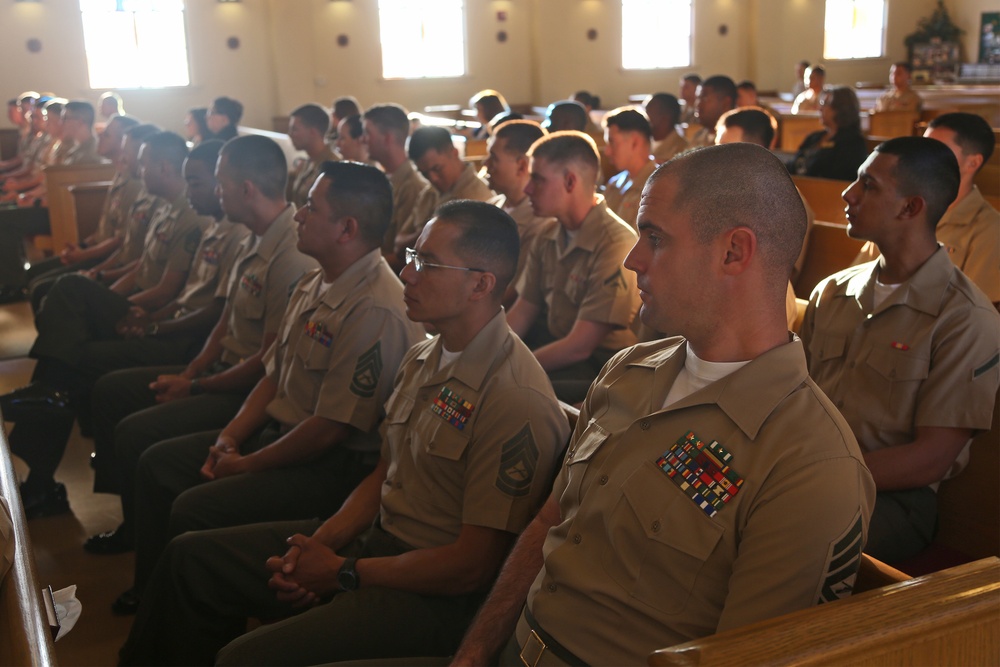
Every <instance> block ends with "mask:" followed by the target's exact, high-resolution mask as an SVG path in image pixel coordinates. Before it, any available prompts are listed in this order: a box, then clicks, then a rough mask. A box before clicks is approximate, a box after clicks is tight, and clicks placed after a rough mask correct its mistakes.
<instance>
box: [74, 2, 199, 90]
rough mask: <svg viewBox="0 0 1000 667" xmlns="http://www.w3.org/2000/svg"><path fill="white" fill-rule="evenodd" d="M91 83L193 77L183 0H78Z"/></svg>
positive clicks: (155, 83)
mask: <svg viewBox="0 0 1000 667" xmlns="http://www.w3.org/2000/svg"><path fill="white" fill-rule="evenodd" d="M80 11H81V12H82V13H83V37H84V45H85V47H86V50H87V69H88V70H89V72H90V87H91V88H167V87H171V86H186V85H188V84H190V83H191V78H190V75H189V73H188V55H187V37H186V35H185V33H184V2H183V0H80Z"/></svg>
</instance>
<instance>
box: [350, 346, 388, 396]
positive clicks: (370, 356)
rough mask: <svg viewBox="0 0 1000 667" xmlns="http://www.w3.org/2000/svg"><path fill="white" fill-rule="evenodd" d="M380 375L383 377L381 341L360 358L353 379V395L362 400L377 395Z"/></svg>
mask: <svg viewBox="0 0 1000 667" xmlns="http://www.w3.org/2000/svg"><path fill="white" fill-rule="evenodd" d="M380 375H382V341H380V340H379V341H375V344H374V345H372V346H371V347H370V348H368V351H367V352H365V353H364V354H362V355H361V356H360V357H358V363H357V365H356V366H355V367H354V376H353V377H352V378H351V393H353V394H355V395H357V396H360V397H361V398H371V397H372V396H374V395H375V389H376V388H377V387H378V379H379V376H380Z"/></svg>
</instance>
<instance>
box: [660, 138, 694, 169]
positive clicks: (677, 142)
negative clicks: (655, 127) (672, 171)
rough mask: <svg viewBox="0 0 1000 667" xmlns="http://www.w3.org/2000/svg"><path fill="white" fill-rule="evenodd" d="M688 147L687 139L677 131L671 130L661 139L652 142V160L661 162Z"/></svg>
mask: <svg viewBox="0 0 1000 667" xmlns="http://www.w3.org/2000/svg"><path fill="white" fill-rule="evenodd" d="M687 149H688V142H687V139H685V138H684V137H682V136H681V135H680V134H679V133H677V132H671V133H670V134H669V135H667V138H666V139H664V140H663V141H654V142H653V160H655V161H656V164H663V163H664V162H666V161H667V160H669V159H670V158H672V157H673V156H675V155H677V154H678V153H681V152H683V151H686V150H687Z"/></svg>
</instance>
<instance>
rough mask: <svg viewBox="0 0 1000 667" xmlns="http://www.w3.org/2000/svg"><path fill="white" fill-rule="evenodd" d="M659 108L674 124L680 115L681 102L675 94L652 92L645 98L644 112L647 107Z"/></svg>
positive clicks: (647, 110) (647, 112) (647, 109)
mask: <svg viewBox="0 0 1000 667" xmlns="http://www.w3.org/2000/svg"><path fill="white" fill-rule="evenodd" d="M650 107H653V108H654V109H659V110H660V111H661V112H662V113H664V114H666V115H667V116H668V117H669V118H670V124H671V125H676V124H677V121H678V120H679V119H680V117H681V103H680V101H679V100H678V99H677V96H676V95H671V94H670V93H654V94H653V95H651V96H650V97H649V99H648V100H646V114H647V115H648V114H649V108H650Z"/></svg>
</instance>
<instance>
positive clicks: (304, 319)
mask: <svg viewBox="0 0 1000 667" xmlns="http://www.w3.org/2000/svg"><path fill="white" fill-rule="evenodd" d="M424 339H425V334H424V328H423V327H422V326H420V325H419V324H416V323H415V322H411V321H410V319H409V318H407V317H406V308H405V306H404V304H403V285H402V284H401V283H400V282H399V280H398V279H397V278H396V275H395V274H394V273H393V272H392V269H390V268H389V265H388V264H386V263H385V260H384V259H382V255H381V253H380V252H379V251H377V250H373V251H372V252H370V253H368V254H367V255H365V256H364V257H362V258H361V259H359V260H358V261H356V262H355V263H354V264H352V265H351V266H350V268H348V269H347V271H345V272H344V273H343V274H342V275H341V276H340V277H338V278H337V279H336V280H334V281H333V283H331V284H329V285H324V283H323V272H322V270H320V269H317V270H316V271H313V272H310V273H308V274H306V275H305V276H304V277H303V278H302V280H300V281H299V283H298V285H296V287H295V292H294V293H293V294H292V299H291V302H290V303H289V304H288V310H286V311H285V316H284V319H282V321H281V328H280V329H279V331H278V338H277V339H276V340H275V344H274V345H272V346H271V348H270V349H269V350H268V351H267V353H266V354H265V356H264V366H265V368H266V370H267V375H268V377H269V378H270V379H271V380H272V381H273V382H274V383H275V385H276V386H277V387H278V393H277V394H276V395H275V397H274V399H273V400H272V401H271V402H270V403H269V404H268V406H267V414H268V415H270V416H271V417H272V418H273V419H276V420H277V421H279V422H281V423H282V424H284V425H285V426H286V427H291V426H294V425H296V424H299V423H301V422H303V421H305V420H306V419H307V418H308V417H311V416H317V417H323V418H324V419H329V420H331V421H335V422H340V423H341V424H346V425H348V426H353V427H354V428H356V429H357V430H358V431H359V432H360V433H361V434H363V435H361V436H360V437H352V438H351V440H350V442H349V443H347V446H348V447H349V448H351V449H367V450H371V451H378V449H379V437H378V429H377V427H378V424H379V422H380V421H381V420H382V417H384V416H385V412H384V410H383V406H384V405H385V401H386V399H387V398H389V394H390V393H391V392H392V382H393V378H394V377H395V375H396V371H397V370H398V369H399V362H400V361H401V360H402V359H403V355H404V354H406V352H407V351H408V350H409V349H410V347H412V346H413V345H414V344H415V343H417V342H418V341H421V340H424Z"/></svg>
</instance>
